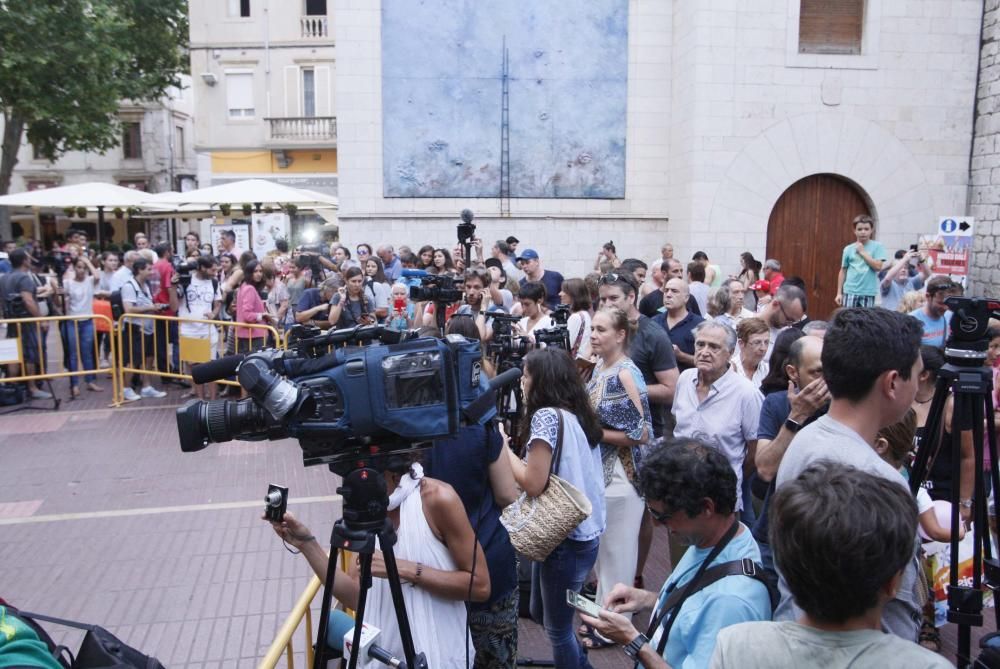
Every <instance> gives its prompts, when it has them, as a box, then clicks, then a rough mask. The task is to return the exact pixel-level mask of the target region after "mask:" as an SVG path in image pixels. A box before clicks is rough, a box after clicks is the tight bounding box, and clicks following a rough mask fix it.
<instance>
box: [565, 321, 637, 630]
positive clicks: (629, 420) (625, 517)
mask: <svg viewBox="0 0 1000 669" xmlns="http://www.w3.org/2000/svg"><path fill="white" fill-rule="evenodd" d="M633 331H634V326H633V325H632V324H631V323H630V322H629V320H628V316H627V315H626V313H625V312H624V311H622V310H621V309H619V308H617V307H606V308H604V309H601V310H600V311H598V312H597V313H596V314H595V315H594V320H593V324H592V325H591V330H590V348H591V350H592V351H593V352H594V354H596V355H597V356H599V360H598V362H597V366H596V367H595V368H594V375H593V377H592V378H591V380H590V383H589V384H587V392H588V393H589V395H590V402H591V404H592V405H593V407H594V409H595V410H596V411H597V415H598V417H599V418H600V420H601V424H602V425H603V426H604V430H603V434H602V436H601V458H602V461H603V465H604V501H605V506H606V507H607V520H608V531H607V533H606V534H605V535H604V538H603V540H602V541H601V548H600V551H599V552H598V554H597V563H596V565H595V570H596V572H597V601H598V602H603V601H604V597H605V596H606V595H607V594H608V593H609V592H611V588H613V587H614V586H615V584H616V583H629V582H631V581H632V577H633V576H634V575H635V565H636V560H637V559H638V556H639V543H638V539H639V526H640V524H641V523H642V515H643V512H644V509H645V507H644V506H643V502H642V497H640V495H639V490H638V485H639V476H638V473H639V467H640V464H641V459H642V449H643V445H644V444H645V443H646V442H647V441H648V440H649V438H650V437H651V435H652V434H653V425H652V422H651V417H650V412H649V399H648V398H647V396H646V383H645V381H644V380H643V378H642V372H640V371H639V368H638V367H636V366H635V363H634V362H632V360H631V359H629V357H628V356H627V355H626V354H625V352H626V351H627V350H628V345H629V337H630V336H631V334H632V332H633ZM581 632H582V633H583V635H584V644H585V645H587V647H588V648H602V647H604V646H608V645H610V644H611V642H610V641H608V640H607V639H604V638H602V637H601V636H600V635H599V634H597V632H596V631H594V630H593V629H591V628H589V627H587V626H586V625H585V626H584V628H583V629H581Z"/></svg>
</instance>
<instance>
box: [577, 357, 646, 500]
mask: <svg viewBox="0 0 1000 669" xmlns="http://www.w3.org/2000/svg"><path fill="white" fill-rule="evenodd" d="M622 369H624V370H625V371H627V372H628V373H629V374H631V375H632V380H633V382H634V383H635V386H636V388H638V389H639V398H640V401H641V404H642V412H641V413H640V412H639V411H638V410H637V409H636V408H635V404H633V403H632V400H631V399H629V396H628V393H627V392H626V391H625V386H624V385H622V382H621V379H620V378H618V375H619V372H620V371H621V370H622ZM587 393H588V394H589V395H590V403H591V405H592V406H593V407H594V409H595V410H596V411H597V417H598V418H600V420H601V424H602V425H603V426H604V427H606V428H608V429H609V430H618V431H620V432H624V433H625V434H627V435H628V436H629V438H631V439H641V438H642V433H643V431H644V430H645V432H646V434H647V435H651V434H653V423H652V420H651V418H650V416H651V414H650V411H649V397H648V396H647V395H646V382H645V380H643V378H642V372H640V371H639V368H638V367H636V366H635V363H634V362H632V360H631V359H629V358H622V359H621V360H620V361H618V362H617V363H615V364H614V365H612V366H610V367H605V366H604V361H603V360H602V361H600V362H598V363H597V367H596V368H595V369H594V375H593V377H592V378H591V379H590V382H589V383H588V384H587ZM600 446H601V460H602V462H603V463H604V485H608V483H610V482H611V473H612V471H614V466H615V459H618V460H619V461H621V463H622V467H623V468H624V470H625V476H626V477H627V478H628V480H629V483H631V484H632V487H634V488H635V489H636V491H637V492H638V489H639V468H640V467H641V464H642V454H643V451H644V449H645V444H637V445H635V446H612V445H610V444H605V443H601V445H600Z"/></svg>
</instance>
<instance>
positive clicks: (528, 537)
mask: <svg viewBox="0 0 1000 669" xmlns="http://www.w3.org/2000/svg"><path fill="white" fill-rule="evenodd" d="M556 413H557V414H558V416H559V436H558V437H557V438H556V449H555V452H554V453H553V454H552V465H551V466H550V468H549V481H548V483H547V484H546V487H545V490H544V491H543V492H542V494H541V495H539V496H538V497H529V496H528V495H527V493H521V496H520V497H518V499H517V500H516V501H514V502H513V503H511V504H510V506H508V507H507V508H505V509H504V510H503V512H502V513H501V515H500V522H501V523H502V524H503V526H504V527H505V528H506V529H507V533H508V534H509V535H510V543H511V544H513V546H514V548H515V549H516V550H517V551H518V552H519V553H522V554H524V555H526V556H528V557H529V558H531V559H532V560H535V561H537V562H544V561H545V558H547V557H548V556H549V554H550V553H551V552H552V551H553V550H555V548H556V546H558V545H559V544H561V543H562V542H563V540H565V539H566V537H568V536H569V533H570V532H572V531H573V530H574V529H576V527H577V526H578V525H579V524H580V523H581V522H583V521H584V519H586V518H587V517H588V516H590V513H591V511H592V510H593V507H592V505H591V503H590V500H589V499H587V496H586V495H585V494H583V493H582V492H581V491H580V490H578V489H577V488H576V486H574V485H573V484H571V483H569V482H568V481H565V480H563V479H561V478H559V476H558V472H559V459H560V457H561V456H562V442H563V415H562V411H561V410H559V409H557V410H556Z"/></svg>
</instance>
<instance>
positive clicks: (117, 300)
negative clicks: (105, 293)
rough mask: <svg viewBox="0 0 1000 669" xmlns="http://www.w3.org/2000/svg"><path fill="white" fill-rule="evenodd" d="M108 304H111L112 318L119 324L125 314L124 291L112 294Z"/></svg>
mask: <svg viewBox="0 0 1000 669" xmlns="http://www.w3.org/2000/svg"><path fill="white" fill-rule="evenodd" d="M108 302H110V303H111V318H112V319H113V320H114V321H115V322H116V323H117V322H118V319H119V318H121V317H122V315H123V314H124V313H125V303H124V302H122V289H121V288H119V289H118V290H116V291H114V292H112V293H111V297H109V298H108Z"/></svg>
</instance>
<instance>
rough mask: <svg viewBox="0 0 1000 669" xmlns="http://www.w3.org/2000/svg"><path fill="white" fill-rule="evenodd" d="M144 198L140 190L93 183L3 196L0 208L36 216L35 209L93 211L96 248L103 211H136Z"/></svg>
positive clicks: (102, 223)
mask: <svg viewBox="0 0 1000 669" xmlns="http://www.w3.org/2000/svg"><path fill="white" fill-rule="evenodd" d="M148 198H149V194H148V193H145V192H143V191H140V190H135V189H132V188H124V187H122V186H116V185H114V184H110V183H106V182H103V181H93V182H88V183H82V184H73V185H71V186H56V187H54V188H39V189H38V190H33V191H27V192H24V193H12V194H10V195H3V196H0V206H6V207H31V208H32V209H34V210H35V213H36V214H37V213H38V210H39V209H47V208H51V209H56V208H63V209H65V208H66V207H86V208H88V209H97V244H98V246H100V245H101V228H102V227H104V210H105V208H114V207H121V208H122V209H125V208H128V207H138V206H140V205H141V204H142V202H143V201H144V200H146V199H148ZM36 225H37V216H36ZM36 234H37V231H36Z"/></svg>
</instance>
